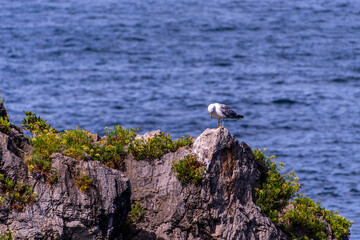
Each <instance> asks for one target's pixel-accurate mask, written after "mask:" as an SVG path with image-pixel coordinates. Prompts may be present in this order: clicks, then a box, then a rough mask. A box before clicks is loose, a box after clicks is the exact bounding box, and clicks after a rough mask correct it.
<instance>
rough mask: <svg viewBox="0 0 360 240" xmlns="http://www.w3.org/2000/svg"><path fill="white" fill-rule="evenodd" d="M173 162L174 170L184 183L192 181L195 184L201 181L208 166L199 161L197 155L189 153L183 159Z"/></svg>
mask: <svg viewBox="0 0 360 240" xmlns="http://www.w3.org/2000/svg"><path fill="white" fill-rule="evenodd" d="M171 164H172V167H173V169H172V172H173V173H174V174H175V175H176V177H177V178H178V179H179V181H180V182H181V183H182V184H186V183H188V182H190V181H191V182H192V183H194V184H199V183H201V180H202V178H203V173H204V171H205V169H206V167H205V166H204V165H203V164H202V163H201V162H199V161H197V156H196V155H192V154H188V155H186V156H185V157H184V158H183V159H181V160H179V161H177V162H172V163H171Z"/></svg>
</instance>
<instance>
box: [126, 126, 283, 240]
mask: <svg viewBox="0 0 360 240" xmlns="http://www.w3.org/2000/svg"><path fill="white" fill-rule="evenodd" d="M150 135H151V134H150ZM187 154H195V155H197V156H198V160H199V161H200V162H203V163H204V164H205V165H206V171H205V173H204V178H203V180H202V182H201V184H199V185H195V184H191V183H189V184H187V185H185V186H184V185H182V184H181V183H180V182H179V180H178V179H177V178H176V177H175V176H174V174H173V173H172V166H171V162H174V161H177V160H179V159H181V158H183V157H184V156H185V155H187ZM125 166H126V169H125V172H124V174H125V175H126V176H127V177H128V178H129V179H130V182H131V185H132V199H133V200H136V201H138V202H140V203H141V205H142V206H143V207H144V208H145V216H144V218H143V219H142V220H141V221H140V222H139V223H137V224H135V225H132V226H131V228H130V231H129V232H128V233H127V235H126V238H128V239H286V236H285V235H284V234H283V233H282V231H281V230H280V229H278V228H277V227H276V226H275V225H274V224H273V223H271V222H270V220H269V219H268V218H267V217H266V216H265V215H264V214H262V213H261V211H260V208H259V207H257V206H256V205H255V204H254V202H253V193H254V188H255V186H257V185H258V184H259V182H260V178H261V176H262V174H264V172H262V171H264V166H262V165H260V164H259V163H258V162H256V161H255V160H254V156H253V154H252V151H251V149H250V147H249V146H248V145H247V144H246V143H244V142H242V143H239V142H238V141H237V140H236V139H235V138H234V136H232V135H231V134H230V133H229V131H228V130H227V129H222V128H218V129H207V130H205V131H204V132H203V133H202V134H201V135H200V136H199V137H198V138H196V140H195V141H194V143H193V145H192V146H189V147H184V148H181V149H179V150H178V151H177V152H174V153H171V152H170V153H167V154H166V155H164V156H163V157H162V158H161V159H157V160H153V161H147V160H143V161H139V160H134V159H133V158H128V159H126V160H125Z"/></svg>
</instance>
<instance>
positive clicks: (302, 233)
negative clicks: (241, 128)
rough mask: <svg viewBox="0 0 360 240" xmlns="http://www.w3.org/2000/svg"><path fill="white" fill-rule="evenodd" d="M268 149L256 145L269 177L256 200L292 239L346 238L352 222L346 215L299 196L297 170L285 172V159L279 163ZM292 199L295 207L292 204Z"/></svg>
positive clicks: (254, 151) (257, 159)
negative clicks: (327, 225)
mask: <svg viewBox="0 0 360 240" xmlns="http://www.w3.org/2000/svg"><path fill="white" fill-rule="evenodd" d="M265 151H266V149H264V150H263V151H261V150H260V149H258V148H257V149H254V150H253V153H254V157H255V160H256V161H260V162H262V163H264V164H265V166H266V167H267V170H268V172H267V177H266V179H265V180H264V181H263V183H262V187H261V188H260V189H256V193H255V196H256V204H257V205H258V206H259V207H260V208H261V210H262V211H263V212H264V213H266V214H267V215H268V216H269V217H270V219H271V221H273V222H274V223H275V224H277V225H278V226H280V227H281V228H282V229H283V230H284V232H286V233H287V234H288V235H289V236H290V237H291V238H292V239H297V238H300V239H314V240H317V239H319V240H320V239H327V238H328V237H331V239H339V240H340V239H344V238H347V237H348V236H349V235H350V230H349V228H350V226H351V224H352V222H350V221H348V220H346V219H345V218H344V217H341V216H339V215H337V212H331V211H329V210H325V209H324V208H322V207H320V202H318V203H317V204H315V203H314V202H313V200H311V199H310V198H308V197H296V198H295V200H294V201H290V199H291V198H293V197H295V196H300V195H303V194H298V193H297V192H298V191H299V190H300V184H299V183H298V180H299V179H298V178H297V177H296V176H295V173H293V172H290V173H289V174H281V170H282V169H283V168H284V165H283V164H282V163H279V164H276V162H274V161H272V159H275V156H270V157H267V156H266V155H265ZM290 203H292V205H293V208H291V207H288V206H290V205H289V204H290ZM321 217H322V218H323V219H325V220H326V221H327V222H328V223H329V224H330V227H331V229H332V236H327V233H326V231H325V224H324V222H322V221H321Z"/></svg>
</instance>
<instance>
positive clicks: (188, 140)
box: [172, 133, 194, 152]
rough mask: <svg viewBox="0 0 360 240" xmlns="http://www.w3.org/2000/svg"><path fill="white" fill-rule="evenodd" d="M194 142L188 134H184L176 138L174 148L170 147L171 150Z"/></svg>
mask: <svg viewBox="0 0 360 240" xmlns="http://www.w3.org/2000/svg"><path fill="white" fill-rule="evenodd" d="M193 142H194V139H193V138H192V137H191V136H190V134H188V133H187V134H186V136H182V137H181V138H178V139H176V141H175V148H174V149H172V151H173V152H175V151H176V150H178V149H179V148H181V147H185V146H188V145H190V144H192V143H193Z"/></svg>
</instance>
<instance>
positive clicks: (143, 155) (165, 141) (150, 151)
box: [130, 133, 193, 160]
mask: <svg viewBox="0 0 360 240" xmlns="http://www.w3.org/2000/svg"><path fill="white" fill-rule="evenodd" d="M192 142H193V139H192V138H191V137H190V136H189V135H188V134H187V135H186V136H184V137H182V138H181V139H179V138H178V139H177V140H176V141H173V140H172V138H171V136H170V134H164V133H160V134H158V135H155V136H154V137H153V138H148V139H146V140H145V139H137V140H135V141H133V142H132V143H131V145H130V151H131V154H132V155H133V156H134V158H135V159H138V160H142V159H149V160H150V159H157V158H160V157H162V156H163V155H164V154H165V153H166V152H168V151H171V152H175V151H176V150H178V149H179V148H180V147H183V146H186V145H189V144H191V143H192Z"/></svg>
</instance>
